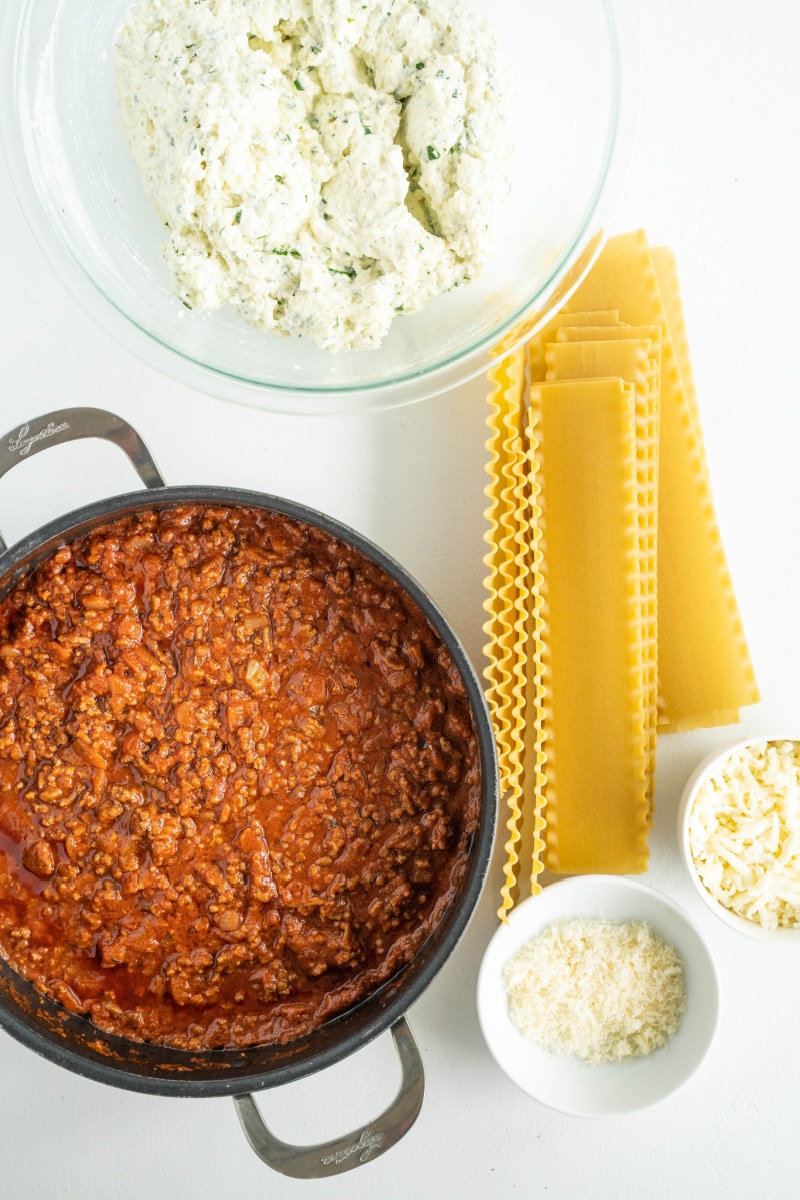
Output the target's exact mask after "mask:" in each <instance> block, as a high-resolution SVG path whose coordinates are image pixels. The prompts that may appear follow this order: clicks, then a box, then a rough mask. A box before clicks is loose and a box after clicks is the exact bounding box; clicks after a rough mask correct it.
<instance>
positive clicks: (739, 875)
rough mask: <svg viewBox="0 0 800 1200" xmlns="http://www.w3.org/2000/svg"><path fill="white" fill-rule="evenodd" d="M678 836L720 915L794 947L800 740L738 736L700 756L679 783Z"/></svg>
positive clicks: (798, 920)
mask: <svg viewBox="0 0 800 1200" xmlns="http://www.w3.org/2000/svg"><path fill="white" fill-rule="evenodd" d="M678 835H679V839H680V844H681V849H682V852H683V857H684V860H685V862H686V865H687V867H688V870H689V874H690V876H691V879H692V883H693V884H694V886H695V888H696V890H697V892H698V894H699V895H700V896H701V897H702V899H703V900H704V901H705V903H706V904H707V905H708V907H709V908H710V909H711V911H712V912H714V913H715V914H716V915H717V916H718V917H719V919H720V920H721V921H723V922H724V923H725V924H726V925H727V926H728V927H729V928H730V929H734V930H736V931H737V932H738V933H743V934H746V935H747V936H748V937H751V938H755V939H757V940H758V941H761V942H767V943H771V944H773V945H781V946H786V945H796V946H797V947H799V948H800V739H795V738H791V737H788V738H785V737H776V736H771V735H761V736H760V737H752V738H744V739H742V740H741V741H738V742H735V743H734V744H733V745H731V746H728V747H727V748H726V749H725V750H723V751H721V752H715V753H714V754H712V755H710V756H709V757H708V758H706V759H704V760H703V762H701V763H700V765H699V766H698V767H697V769H696V770H695V771H694V772H693V773H692V775H691V777H690V778H689V780H688V782H687V784H686V787H685V788H684V791H683V795H682V798H681V802H680V806H679V809H678Z"/></svg>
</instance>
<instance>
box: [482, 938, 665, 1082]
mask: <svg viewBox="0 0 800 1200" xmlns="http://www.w3.org/2000/svg"><path fill="white" fill-rule="evenodd" d="M503 978H504V983H505V988H506V992H507V994H508V1004H509V1016H510V1018H511V1021H512V1023H513V1024H514V1025H515V1027H516V1028H517V1029H518V1030H519V1031H520V1033H522V1034H523V1036H524V1037H526V1038H530V1039H531V1040H532V1041H535V1042H537V1043H538V1044H539V1045H541V1046H543V1047H544V1048H545V1049H546V1050H549V1051H550V1052H551V1053H553V1054H561V1055H571V1056H573V1057H575V1058H579V1059H581V1060H582V1061H583V1062H586V1063H590V1064H592V1065H594V1064H598V1063H609V1062H622V1061H624V1060H626V1059H630V1058H636V1057H639V1056H641V1055H644V1054H651V1053H652V1052H653V1051H654V1050H657V1049H658V1048H659V1047H660V1046H663V1045H665V1043H666V1042H667V1040H668V1039H669V1038H670V1037H671V1036H672V1035H673V1034H674V1033H675V1032H676V1030H677V1029H678V1026H679V1024H680V1020H681V1016H682V1015H683V1013H684V1011H685V1008H686V987H685V983H684V977H683V967H682V964H681V960H680V956H679V954H678V951H677V950H676V949H675V948H674V947H673V946H670V945H669V944H668V943H667V942H665V941H664V940H663V938H661V937H659V935H658V934H657V933H655V931H654V930H653V928H652V927H651V926H650V925H649V924H647V922H645V921H613V920H606V919H602V918H597V917H573V918H569V919H566V920H563V921H556V922H554V923H553V924H552V925H549V926H547V928H545V929H544V930H542V932H541V933H540V934H538V935H537V936H536V937H535V938H533V939H532V940H531V941H530V942H528V943H527V945H525V946H523V947H522V949H521V950H519V951H518V952H517V954H515V955H514V957H513V958H512V959H510V960H509V962H508V963H507V964H506V967H505V971H504V977H503Z"/></svg>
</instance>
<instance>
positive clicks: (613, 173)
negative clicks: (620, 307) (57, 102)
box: [0, 0, 642, 415]
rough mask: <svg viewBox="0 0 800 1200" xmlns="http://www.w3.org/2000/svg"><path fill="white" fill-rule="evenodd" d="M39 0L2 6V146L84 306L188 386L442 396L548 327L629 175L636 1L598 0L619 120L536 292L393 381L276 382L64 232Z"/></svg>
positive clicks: (55, 260)
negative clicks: (35, 22)
mask: <svg viewBox="0 0 800 1200" xmlns="http://www.w3.org/2000/svg"><path fill="white" fill-rule="evenodd" d="M34 3H35V0H4V3H3V5H2V7H1V8H0V66H2V69H0V154H1V155H2V156H3V157H4V158H5V161H6V166H7V169H8V173H9V178H10V180H11V185H12V190H13V191H14V193H15V196H16V198H17V201H18V203H19V206H20V208H21V210H22V214H23V216H24V218H25V221H26V223H27V224H28V226H29V228H30V230H31V233H32V235H33V237H34V239H35V241H36V242H37V244H38V246H39V248H40V249H41V250H42V251H43V252H44V254H45V255H46V257H47V259H48V262H49V263H50V265H51V266H52V268H53V270H54V271H55V273H56V275H57V277H58V278H59V280H60V282H61V283H62V284H63V285H64V287H65V288H66V289H67V290H68V292H69V293H70V294H71V295H72V296H73V298H74V299H75V300H76V301H77V302H78V304H79V306H80V307H81V308H82V309H83V311H84V312H85V313H86V314H87V315H88V316H89V317H90V318H92V319H93V320H94V321H95V323H96V324H98V325H99V326H100V327H101V328H103V329H105V331H106V332H107V333H109V334H110V335H111V336H112V337H113V338H114V339H115V340H116V341H117V342H118V343H119V344H121V345H122V346H123V347H124V348H125V349H127V350H128V351H129V352H131V353H132V354H134V355H135V356H136V357H138V358H139V359H141V360H142V361H144V362H146V363H147V364H148V365H150V366H152V367H153V368H154V369H156V370H158V371H159V372H160V373H162V374H165V375H167V376H168V377H170V378H172V379H173V380H175V381H176V382H178V383H181V384H183V385H184V386H190V387H194V388H195V389H197V390H199V391H201V392H205V393H208V394H210V395H214V396H217V397H219V398H220V399H223V400H227V401H229V402H233V403H238V404H242V405H244V406H246V407H255V408H264V409H267V410H269V411H274V412H283V413H291V414H298V413H299V414H306V415H323V414H332V415H338V414H343V413H349V412H357V411H363V410H368V411H377V410H384V409H390V408H397V407H401V406H404V405H406V404H411V403H414V402H418V401H421V400H423V399H427V398H430V397H433V396H436V395H439V394H441V393H442V392H444V391H447V390H449V389H451V388H454V387H456V386H459V385H461V384H465V383H468V382H470V381H471V380H473V379H475V378H476V377H477V376H479V375H480V374H482V373H485V371H486V370H487V369H488V367H489V365H490V363H491V360H492V348H493V347H494V346H496V345H497V344H498V343H499V342H501V341H502V342H503V352H504V353H510V352H511V351H513V350H514V349H516V348H517V347H518V346H519V345H520V344H521V343H522V342H523V341H524V340H526V339H527V338H528V337H530V336H531V335H532V334H533V333H535V332H536V330H538V329H539V328H541V326H542V325H543V324H544V323H545V322H546V321H547V320H548V318H549V317H550V316H551V315H552V313H553V311H554V309H555V308H556V307H557V306H560V305H561V304H563V303H564V302H565V301H566V300H567V299H568V298H569V296H570V295H571V294H572V293H573V292H574V291H575V289H576V288H577V287H578V285H579V284H580V282H581V281H582V279H583V278H584V277H585V276H586V274H587V273H588V271H589V269H590V268H591V266H592V265H593V264H594V262H595V261H596V259H597V256H598V255H599V253H600V251H601V249H602V247H603V245H604V244H605V240H606V238H607V236H608V231H609V226H610V224H611V222H612V221H613V218H614V215H615V213H616V211H617V207H618V204H619V202H620V200H621V197H622V193H623V191H624V188H625V185H626V183H627V179H628V176H629V173H630V169H631V165H632V160H633V156H634V152H635V147H636V143H637V140H638V133H639V124H640V116H641V90H642V68H641V55H640V46H639V40H638V31H637V27H636V18H635V14H634V12H633V6H632V5H629V4H628V3H627V0H599V4H600V7H601V9H602V12H603V16H604V22H605V27H606V33H607V36H608V45H609V53H610V58H611V67H612V76H613V101H612V119H611V122H610V128H609V130H608V131H607V136H606V145H605V148H604V155H603V162H602V167H601V169H600V172H599V173H598V176H597V178H596V179H595V181H594V186H593V189H592V193H591V195H590V198H589V201H588V204H587V206H586V208H585V210H584V213H583V216H582V218H581V221H580V223H579V226H578V228H577V229H576V231H575V233H574V235H573V237H572V239H571V241H570V243H569V245H568V246H566V247H565V249H564V250H563V251H562V253H561V254H560V255H559V257H558V259H557V261H556V262H555V264H554V265H553V267H552V269H551V271H550V273H549V276H548V278H547V280H546V281H545V282H544V283H543V284H542V286H541V288H540V289H539V291H538V292H537V293H536V294H535V295H533V296H529V297H528V298H527V299H526V300H525V301H524V302H522V303H521V304H519V305H517V307H516V308H515V310H514V311H513V312H512V313H511V314H510V315H507V316H506V317H505V318H504V319H503V320H502V321H501V322H500V323H499V324H498V325H497V327H496V328H494V329H493V330H491V331H489V332H487V333H485V334H483V335H481V337H480V338H479V339H478V340H477V341H475V342H473V343H470V345H468V346H467V347H465V348H462V349H461V350H459V351H457V352H450V353H449V354H448V355H446V356H445V357H444V358H442V359H435V360H434V361H432V362H431V363H430V364H427V365H424V366H423V367H421V368H414V369H411V370H406V371H405V372H403V373H400V374H398V375H397V376H395V377H394V378H391V379H388V380H382V379H370V380H367V381H366V382H364V383H359V384H331V385H328V384H325V385H321V386H315V385H309V384H299V385H292V384H287V383H280V384H278V383H272V382H265V381H263V380H255V379H249V378H246V377H244V376H238V375H235V374H232V373H230V372H228V371H225V370H224V369H220V368H216V367H212V366H208V365H207V364H204V363H202V362H200V361H198V360H197V359H196V358H194V357H192V356H191V355H190V354H189V353H188V352H187V353H185V352H183V351H182V350H179V349H177V348H176V347H174V346H172V345H171V344H170V343H169V342H168V341H166V340H164V339H162V338H160V337H159V336H158V335H157V334H154V333H152V332H150V331H149V330H147V329H144V328H143V327H142V326H140V325H139V324H138V323H137V322H136V321H135V320H134V319H133V318H132V317H130V316H128V314H127V313H126V312H125V311H124V309H123V308H122V307H120V306H119V305H118V304H117V303H116V302H115V301H114V300H112V299H111V297H110V296H108V295H106V293H105V292H104V291H103V290H102V288H101V287H100V285H99V284H98V283H97V282H95V280H94V278H93V277H92V275H91V274H90V272H89V271H88V270H87V269H86V268H85V267H84V266H83V264H82V263H81V262H80V261H79V260H78V258H77V256H76V255H75V254H73V252H72V250H71V249H70V248H69V247H68V246H67V244H66V243H65V242H64V241H62V239H61V237H60V236H59V234H58V231H57V229H56V227H55V225H54V223H53V221H52V219H51V216H50V213H49V212H48V207H47V203H46V200H45V198H44V197H43V196H42V195H41V194H40V192H39V189H38V186H37V184H36V181H35V179H34V175H33V171H32V169H31V165H30V163H29V160H28V155H27V153H26V149H25V145H24V142H25V138H24V134H23V132H22V131H23V129H24V127H25V125H26V120H25V114H24V112H22V111H21V107H22V106H21V104H20V91H19V82H20V62H19V48H20V41H21V38H22V35H23V32H24V27H25V23H26V19H27V15H28V13H29V12H30V11H31V9H32V6H33V4H34ZM582 255H583V257H582ZM526 318H527V320H526Z"/></svg>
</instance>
